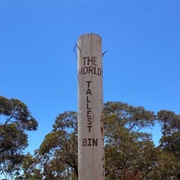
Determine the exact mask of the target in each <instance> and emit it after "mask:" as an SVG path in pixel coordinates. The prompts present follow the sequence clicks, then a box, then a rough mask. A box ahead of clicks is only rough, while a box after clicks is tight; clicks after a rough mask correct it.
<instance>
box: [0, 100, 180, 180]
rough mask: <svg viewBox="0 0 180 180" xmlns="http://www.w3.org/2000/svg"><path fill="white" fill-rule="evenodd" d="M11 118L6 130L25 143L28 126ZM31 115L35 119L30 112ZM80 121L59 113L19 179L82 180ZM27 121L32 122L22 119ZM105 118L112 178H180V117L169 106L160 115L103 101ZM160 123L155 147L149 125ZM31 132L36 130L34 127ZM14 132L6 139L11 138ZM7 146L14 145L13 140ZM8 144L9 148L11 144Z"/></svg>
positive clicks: (107, 172)
mask: <svg viewBox="0 0 180 180" xmlns="http://www.w3.org/2000/svg"><path fill="white" fill-rule="evenodd" d="M7 107H9V106H7ZM7 114H8V113H7ZM6 117H7V118H6V121H5V123H4V125H5V127H6V131H8V132H11V133H12V132H13V133H14V134H15V135H13V136H14V137H15V139H17V140H18V141H19V142H17V146H18V147H21V146H22V148H24V147H26V146H27V141H26V138H25V136H21V138H22V139H19V138H18V135H20V133H22V134H23V133H24V131H23V130H24V129H23V128H22V127H24V128H25V127H27V126H24V125H19V126H17V124H18V123H15V122H16V121H18V120H17V119H13V121H12V122H11V123H10V120H9V117H11V115H9V114H8V115H6ZM27 119H28V121H29V120H31V119H32V121H33V118H32V117H31V115H30V114H29V116H28V118H27ZM77 121H78V119H77V112H75V111H65V112H63V113H61V114H59V115H58V116H57V117H56V119H55V121H54V124H53V126H52V130H51V132H49V133H48V134H47V135H46V136H45V138H44V140H43V142H42V143H41V145H40V147H39V149H37V150H35V153H34V154H33V155H32V154H30V153H28V154H27V155H24V157H23V161H21V166H20V168H21V172H22V174H21V175H19V176H17V179H26V180H27V179H29V180H42V179H44V180H49V179H52V180H57V179H64V180H66V179H67V180H69V179H72V180H77V179H78V153H77V150H78V140H77V139H78V138H77V137H78V133H77V128H78V127H77ZM6 122H7V123H6ZM23 122H27V121H21V123H23ZM103 122H104V132H105V136H104V149H105V175H106V179H107V180H111V179H118V180H132V179H133V180H162V179H163V180H169V179H176V180H178V179H180V133H179V132H180V115H178V114H176V113H175V112H172V111H169V110H160V111H159V112H157V113H155V112H153V111H149V110H146V109H145V108H144V107H135V106H132V105H129V104H127V103H122V102H107V103H105V104H104V118H103ZM155 123H159V125H160V126H161V131H162V137H161V138H160V142H159V145H158V146H157V145H156V146H155V144H154V142H153V140H152V135H151V134H150V133H147V131H145V128H147V127H148V128H153V127H154V124H155ZM30 124H31V123H30ZM7 125H8V126H7ZM31 125H32V124H31ZM2 127H4V126H2ZM19 127H21V128H19ZM33 127H37V126H33ZM14 128H15V129H14ZM35 129H36V128H35ZM29 130H33V129H32V126H31V128H30V129H29ZM16 131H17V132H16ZM11 133H7V134H6V136H7V137H5V135H4V136H3V137H4V138H6V139H7V140H8V139H9V138H8V136H9V137H10V136H12V135H11ZM23 137H24V139H23ZM13 142H14V141H13ZM20 142H21V143H22V144H21V143H20ZM7 144H11V140H10V143H7ZM12 146H13V145H12ZM12 146H11V147H12ZM3 147H4V148H8V147H6V145H3ZM22 148H20V149H22ZM6 160H7V159H6Z"/></svg>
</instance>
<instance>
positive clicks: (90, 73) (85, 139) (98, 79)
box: [78, 34, 105, 180]
mask: <svg viewBox="0 0 180 180" xmlns="http://www.w3.org/2000/svg"><path fill="white" fill-rule="evenodd" d="M102 76H103V71H102V40H101V37H100V36H99V35H97V34H83V35H81V36H80V37H79V39H78V103H79V104H78V174H79V175H78V179H79V180H104V179H105V172H104V141H103V140H104V129H103V122H102V118H103V93H102V89H103V85H102Z"/></svg>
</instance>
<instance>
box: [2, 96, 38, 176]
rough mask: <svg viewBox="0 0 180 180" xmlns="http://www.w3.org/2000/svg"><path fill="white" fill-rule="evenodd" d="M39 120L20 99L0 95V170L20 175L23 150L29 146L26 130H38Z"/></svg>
mask: <svg viewBox="0 0 180 180" xmlns="http://www.w3.org/2000/svg"><path fill="white" fill-rule="evenodd" d="M37 126H38V123H37V121H36V120H35V119H34V118H33V117H32V115H31V113H30V112H29V110H28V108H27V106H26V105H25V104H24V103H23V102H21V101H20V100H18V99H7V98H5V97H3V96H0V171H1V173H8V174H11V175H12V176H18V173H19V172H18V171H17V169H18V168H19V165H20V164H21V163H22V161H23V158H24V155H23V150H24V149H25V148H26V147H27V146H28V139H27V134H26V133H25V131H26V130H28V131H32V130H36V129H37Z"/></svg>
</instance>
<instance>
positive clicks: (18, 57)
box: [0, 0, 180, 152]
mask: <svg viewBox="0 0 180 180" xmlns="http://www.w3.org/2000/svg"><path fill="white" fill-rule="evenodd" d="M84 33H97V34H99V35H100V36H101V37H102V39H103V51H105V50H107V53H106V54H105V56H104V59H103V71H104V79H103V84H104V102H106V101H122V102H126V103H129V104H131V105H135V106H144V107H145V108H146V109H148V110H154V111H159V110H161V109H168V110H172V111H175V112H176V113H178V114H179V113H180V70H179V69H180V1H175V0H174V1H173V0H169V1H166V0H152V1H150V0H149V1H146V0H139V1H135V0H131V1H128V0H127V1H125V0H123V1H121V0H119V1H118V0H116V1H114V0H109V1H108V0H104V1H102V0H101V1H100V0H96V1H87V0H86V1H85V0H79V1H78V0H77V1H75V0H74V1H73V0H64V1H63V0H56V1H53V0H52V1H51V0H44V1H40V0H37V1H35V0H34V1H31V0H28V1H26V0H14V1H13V0H12V1H9V0H0V77H1V78H0V79H1V80H0V95H2V96H5V97H7V98H17V99H20V100H21V101H23V102H24V103H25V104H26V105H27V106H28V107H29V109H30V111H31V113H32V115H33V116H34V117H35V118H36V119H37V121H38V122H39V128H38V130H37V131H35V132H30V133H28V134H29V148H28V150H29V151H31V152H32V151H33V150H35V149H37V148H38V147H39V145H40V144H41V142H42V140H43V139H44V137H45V135H46V134H47V133H48V132H50V131H51V130H52V125H53V123H54V120H55V118H56V116H57V115H58V114H59V113H62V112H64V111H66V110H77V104H78V102H77V60H76V56H75V54H74V52H73V47H74V45H75V44H76V43H77V40H78V37H79V36H80V35H81V34H84ZM153 135H154V138H155V139H154V140H155V141H157V139H158V138H159V137H160V132H159V129H158V128H155V129H154V130H153Z"/></svg>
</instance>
